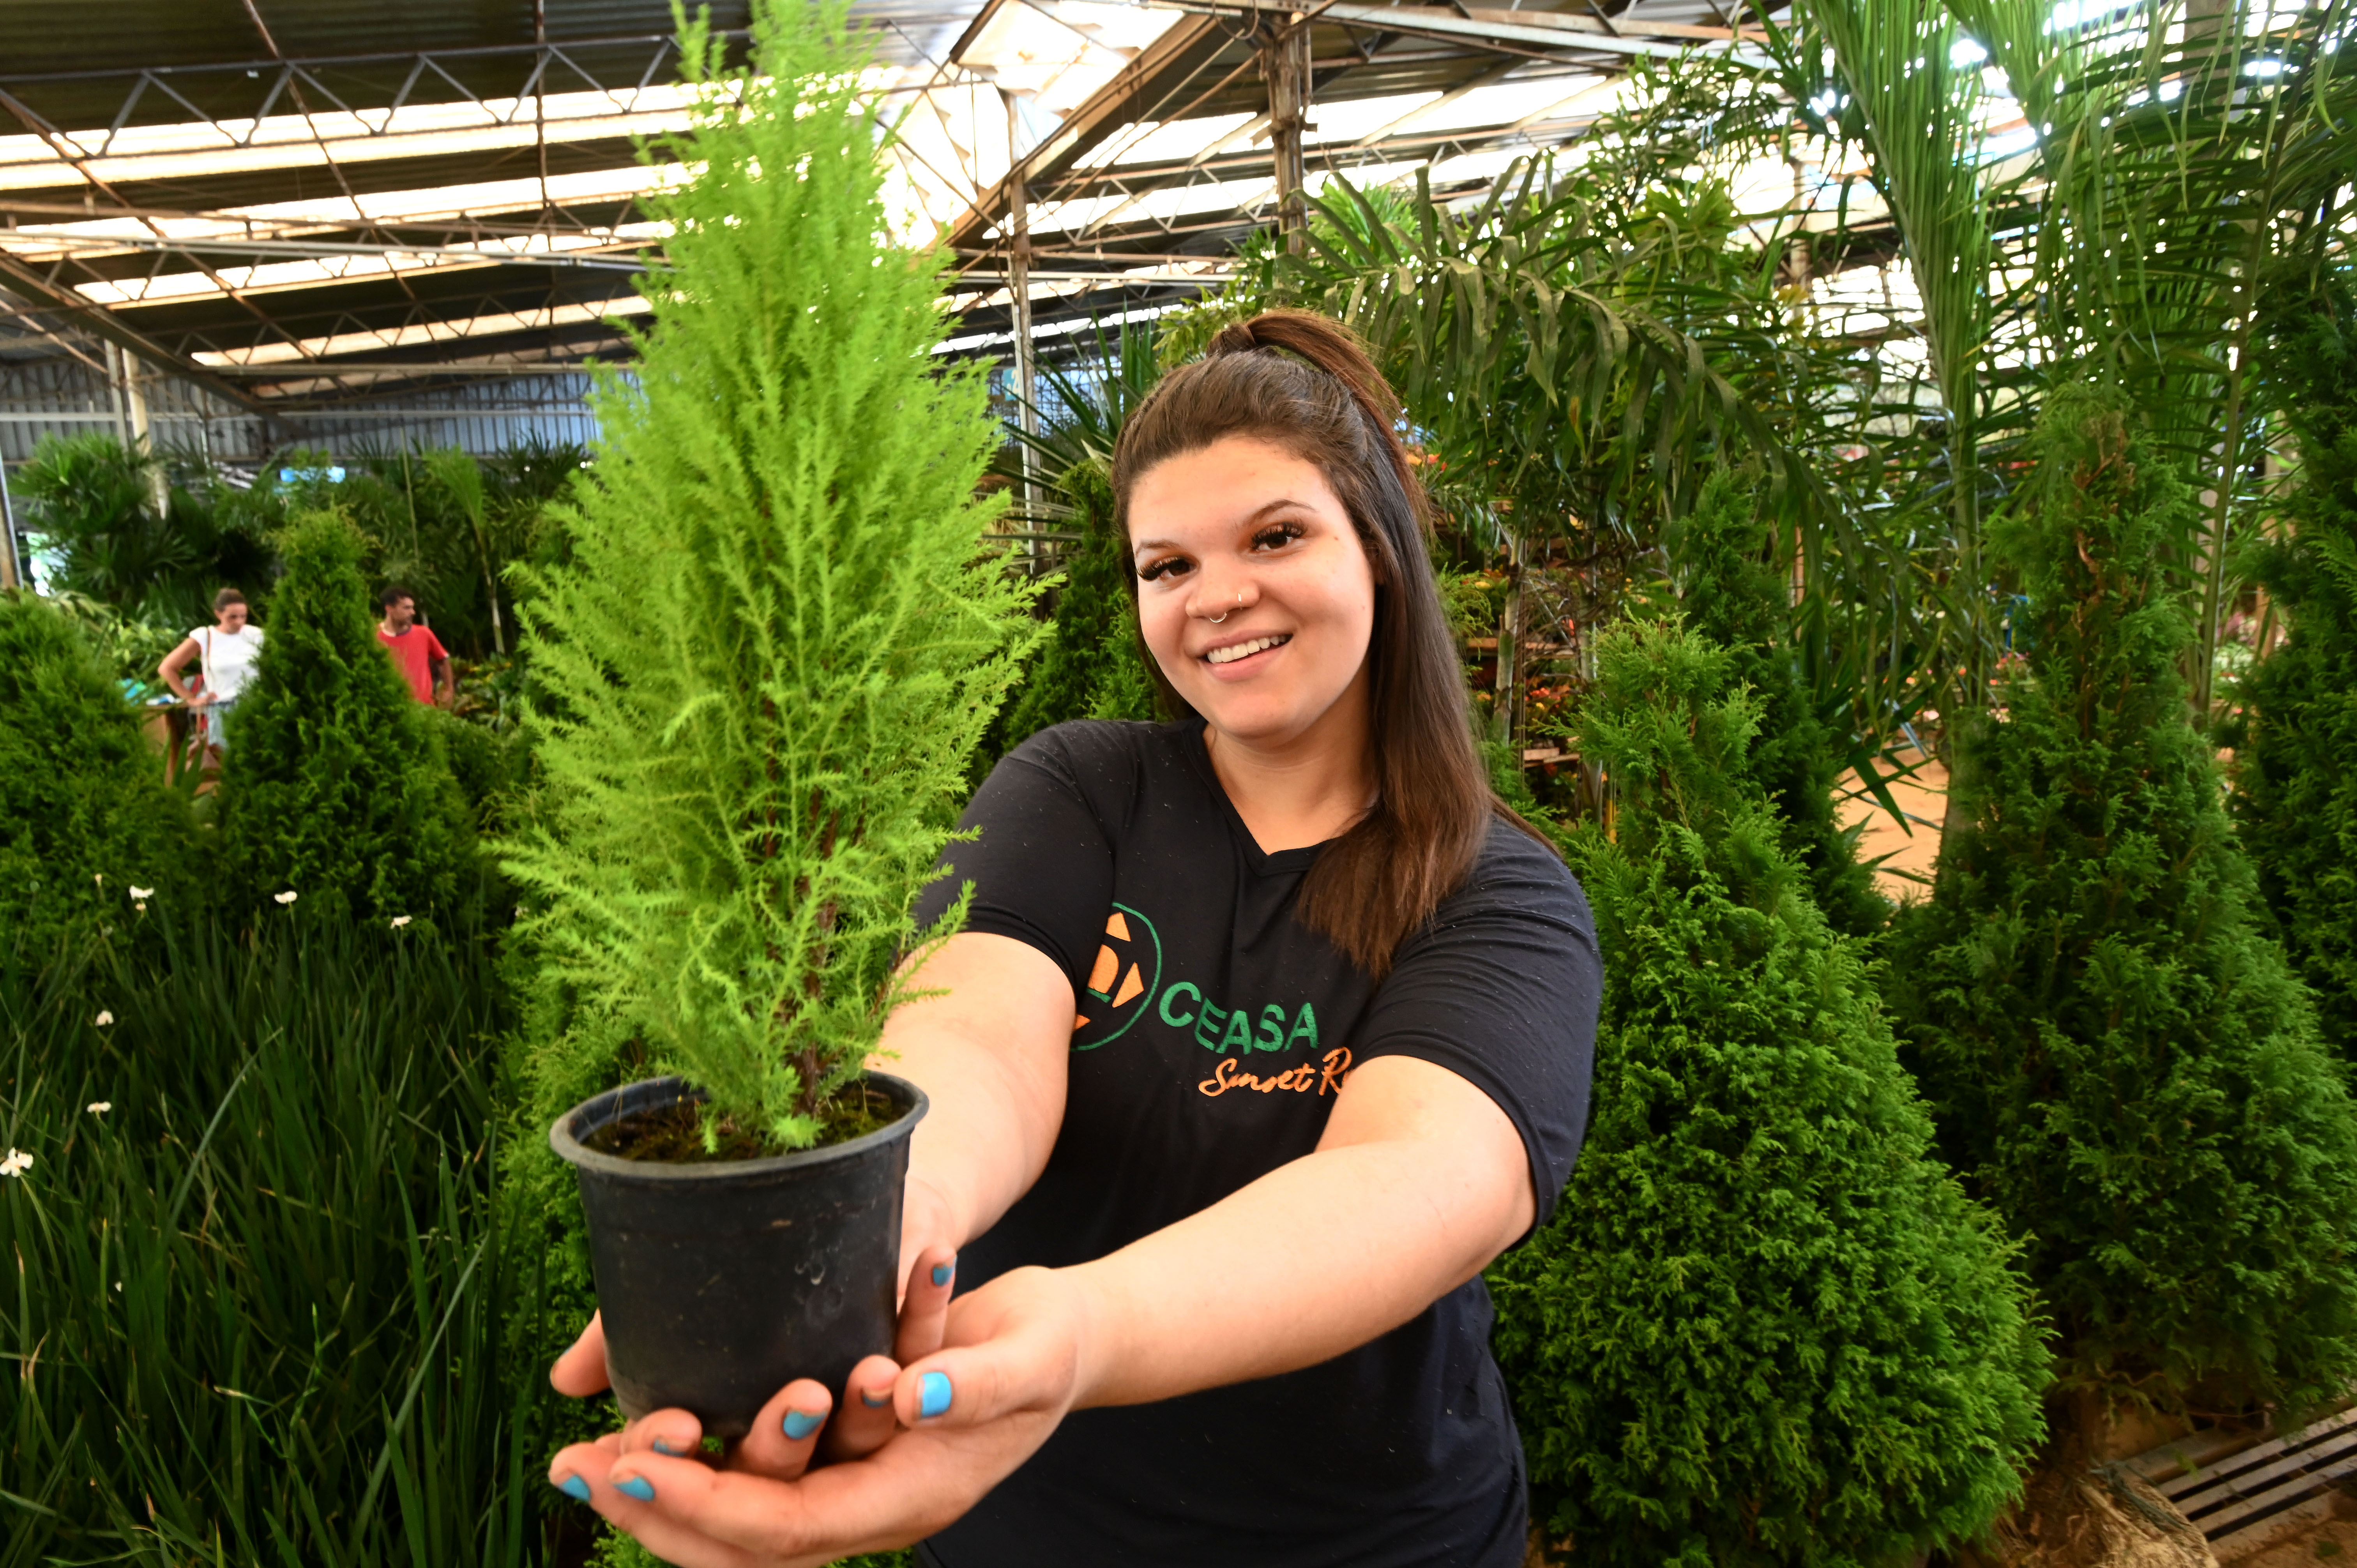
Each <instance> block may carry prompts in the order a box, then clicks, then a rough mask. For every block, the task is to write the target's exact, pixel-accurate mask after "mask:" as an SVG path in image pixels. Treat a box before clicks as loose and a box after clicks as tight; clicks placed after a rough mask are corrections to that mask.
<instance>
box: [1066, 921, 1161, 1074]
mask: <svg viewBox="0 0 2357 1568" xmlns="http://www.w3.org/2000/svg"><path fill="white" fill-rule="evenodd" d="M1161 984H1162V937H1161V934H1160V933H1159V932H1157V931H1156V930H1155V929H1154V922H1153V921H1151V920H1149V919H1147V918H1146V917H1145V916H1143V915H1141V914H1139V913H1138V912H1137V911H1136V910H1135V909H1133V908H1130V907H1129V906H1128V905H1126V904H1115V905H1114V907H1113V913H1112V914H1111V915H1110V916H1108V917H1107V918H1106V919H1105V929H1104V941H1103V943H1102V944H1101V945H1100V946H1099V947H1098V948H1097V961H1096V962H1095V964H1094V965H1092V967H1091V968H1090V970H1089V983H1088V991H1087V997H1086V999H1085V1000H1084V1001H1083V1002H1082V1004H1081V1005H1082V1011H1081V1012H1079V1013H1076V1014H1074V1015H1072V1033H1073V1035H1074V1036H1079V1035H1080V1033H1081V1032H1082V1030H1084V1029H1092V1026H1095V1027H1101V1028H1103V1029H1104V1030H1105V1032H1104V1033H1103V1034H1099V1035H1098V1036H1097V1037H1096V1038H1095V1039H1092V1040H1086V1041H1083V1040H1081V1039H1079V1038H1077V1037H1076V1038H1075V1039H1074V1040H1073V1042H1072V1049H1074V1050H1076V1051H1092V1050H1094V1049H1096V1048H1097V1047H1099V1046H1103V1045H1109V1044H1111V1043H1112V1042H1113V1041H1114V1040H1117V1039H1119V1038H1121V1036H1124V1035H1125V1034H1127V1033H1129V1029H1130V1026H1131V1025H1133V1024H1135V1023H1136V1022H1137V1020H1138V1016H1139V1015H1141V1014H1143V1013H1144V1012H1145V1011H1146V1003H1147V1002H1149V1001H1151V1000H1152V999H1153V997H1154V994H1155V993H1156V992H1157V990H1158V989H1159V988H1160V986H1161Z"/></svg>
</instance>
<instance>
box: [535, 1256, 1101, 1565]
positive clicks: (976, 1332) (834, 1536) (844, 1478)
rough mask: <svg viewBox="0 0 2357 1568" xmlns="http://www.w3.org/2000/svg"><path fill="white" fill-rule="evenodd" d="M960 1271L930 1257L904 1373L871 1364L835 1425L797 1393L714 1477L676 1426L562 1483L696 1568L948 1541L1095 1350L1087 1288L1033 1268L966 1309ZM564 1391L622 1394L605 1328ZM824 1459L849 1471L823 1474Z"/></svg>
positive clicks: (812, 1397)
mask: <svg viewBox="0 0 2357 1568" xmlns="http://www.w3.org/2000/svg"><path fill="white" fill-rule="evenodd" d="M946 1262H948V1259H947V1255H946V1254H945V1253H943V1252H941V1251H932V1250H929V1251H924V1252H920V1254H919V1257H918V1264H919V1267H918V1268H917V1269H916V1270H915V1271H913V1272H912V1273H911V1275H910V1284H909V1290H908V1294H907V1297H906V1299H905V1301H904V1303H903V1305H902V1310H901V1327H900V1337H899V1341H898V1343H897V1344H896V1345H895V1347H894V1348H895V1349H896V1350H897V1351H898V1352H899V1356H898V1357H897V1358H887V1357H882V1356H875V1357H870V1358H869V1359H867V1360H866V1361H863V1362H862V1363H860V1365H859V1366H858V1367H857V1368H856V1369H854V1371H853V1372H852V1375H851V1382H850V1387H849V1388H848V1389H846V1390H845V1395H844V1399H843V1402H842V1413H841V1414H840V1415H834V1419H833V1420H829V1419H828V1418H829V1416H830V1415H833V1414H834V1401H833V1400H832V1398H831V1397H830V1395H829V1393H828V1391H827V1390H825V1389H824V1388H822V1387H821V1386H820V1385H819V1384H817V1383H816V1382H813V1381H812V1380H808V1379H803V1380H798V1381H796V1382H793V1383H791V1384H788V1385H787V1386H786V1387H785V1388H784V1389H781V1390H780V1391H779V1392H778V1394H777V1396H776V1397H775V1398H774V1399H772V1400H770V1402H769V1404H768V1405H766V1406H764V1407H763V1409H762V1412H761V1413H760V1415H759V1417H758V1418H757V1419H756V1420H755V1422H754V1426H753V1431H752V1432H751V1433H750V1434H748V1436H746V1437H745V1438H744V1439H743V1440H742V1441H741V1442H739V1443H737V1444H735V1445H733V1447H732V1448H731V1449H730V1450H729V1451H728V1452H727V1453H726V1454H725V1455H722V1456H720V1457H719V1458H718V1459H717V1461H716V1462H713V1461H709V1460H707V1459H706V1458H704V1457H698V1456H697V1455H698V1450H699V1448H700V1446H701V1444H702V1441H703V1430H702V1428H701V1426H700V1425H698V1423H697V1422H696V1420H695V1418H694V1416H693V1415H690V1414H689V1413H687V1412H684V1411H676V1410H673V1411H659V1412H655V1413H654V1414H652V1415H649V1416H647V1417H645V1418H644V1419H642V1420H640V1421H636V1422H633V1423H630V1426H629V1427H627V1428H625V1429H624V1430H623V1431H622V1432H619V1433H617V1434H613V1435H611V1436H608V1437H604V1438H601V1439H599V1440H598V1441H597V1442H596V1443H585V1444H575V1445H574V1446H572V1447H570V1448H567V1449H565V1450H564V1451H563V1452H562V1453H560V1454H558V1455H556V1458H555V1460H554V1462H553V1463H552V1464H551V1466H549V1480H550V1483H551V1484H552V1485H554V1486H555V1487H558V1488H559V1489H560V1490H563V1491H565V1493H567V1494H568V1495H570V1496H573V1497H576V1498H582V1499H583V1500H585V1501H587V1503H588V1504H589V1505H590V1506H591V1507H592V1508H595V1509H597V1511H598V1512H599V1513H600V1514H602V1515H604V1516H605V1518H606V1519H607V1520H609V1521H610V1522H612V1523H613V1524H614V1526H615V1527H616V1528H618V1529H620V1530H627V1531H629V1532H630V1534H632V1535H634V1536H636V1537H638V1538H639V1540H640V1541H643V1542H644V1543H645V1544H646V1545H647V1546H648V1548H649V1549H651V1551H653V1552H655V1553H656V1554H657V1555H659V1556H661V1557H662V1558H663V1559H665V1560H666V1561H668V1562H672V1563H681V1564H683V1565H684V1568H706V1565H713V1568H720V1565H726V1568H795V1565H800V1564H813V1565H815V1564H821V1563H831V1562H833V1561H834V1560H835V1559H836V1558H839V1557H843V1556H846V1555H849V1554H851V1553H853V1552H877V1551H888V1550H890V1549H893V1548H896V1547H901V1546H906V1545H908V1544H909V1542H911V1541H918V1540H920V1539H922V1538H923V1537H925V1536H927V1535H930V1534H931V1533H933V1532H934V1531H935V1530H940V1529H942V1527H943V1526H945V1525H947V1524H949V1523H950V1522H951V1521H952V1520H955V1519H957V1518H958V1517H959V1516H960V1515H962V1514H963V1513H964V1512H965V1511H966V1510H967V1509H970V1508H972V1507H973V1506H974V1504H975V1503H977V1502H979V1501H980V1500H981V1499H982V1498H983V1497H984V1496H985V1494H987V1493H988V1492H989V1491H990V1489H991V1488H992V1487H995V1486H996V1485H997V1484H998V1483H999V1482H1000V1481H1001V1480H1003V1479H1005V1478H1006V1476H1008V1475H1009V1474H1011V1473H1012V1472H1013V1471H1014V1469H1015V1467H1016V1466H1018V1465H1020V1464H1021V1463H1022V1462H1023V1461H1024V1460H1025V1459H1027V1458H1028V1457H1029V1456H1030V1455H1032V1453H1033V1452H1034V1451H1036V1450H1037V1449H1038V1448H1039V1445H1040V1444H1042V1443H1044V1442H1046V1441H1047V1439H1048V1435H1049V1433H1051V1432H1053V1431H1054V1430H1055V1428H1056V1423H1058V1422H1060V1421H1061V1420H1062V1419H1063V1417H1064V1414H1065V1412H1067V1411H1069V1410H1070V1409H1071V1406H1072V1402H1073V1400H1074V1399H1075V1397H1076V1396H1077V1394H1078V1393H1079V1392H1080V1391H1081V1389H1082V1383H1083V1375H1084V1369H1085V1364H1086V1362H1087V1359H1088V1349H1089V1346H1090V1343H1091V1334H1090V1319H1091V1312H1090V1308H1089V1303H1088V1299H1087V1296H1086V1294H1085V1292H1084V1291H1083V1290H1082V1287H1080V1286H1078V1285H1077V1284H1075V1283H1073V1280H1072V1278H1071V1276H1069V1275H1067V1274H1064V1273H1058V1272H1055V1271H1050V1270H1047V1269H1022V1270H1018V1271H1017V1272H1016V1273H1011V1274H1007V1275H1006V1276H1004V1277H1003V1278H1000V1279H996V1280H994V1281H992V1282H991V1283H989V1284H987V1285H985V1286H984V1287H983V1288H982V1289H980V1290H978V1291H975V1292H974V1293H973V1294H969V1295H966V1296H963V1297H960V1298H959V1299H958V1300H957V1301H955V1302H954V1303H952V1302H951V1301H950V1299H949V1294H950V1283H948V1280H947V1278H946V1277H945V1276H942V1277H938V1279H937V1274H936V1270H937V1269H938V1268H940V1267H941V1266H942V1264H944V1263H946ZM928 1340H930V1341H931V1343H930V1344H928V1343H927V1341H928ZM551 1380H553V1381H554V1382H555V1384H556V1386H557V1387H558V1388H559V1389H560V1390H562V1391H565V1392H567V1393H594V1392H596V1391H598V1390H599V1389H602V1388H603V1387H604V1386H605V1342H604V1337H603V1336H602V1334H601V1333H600V1331H599V1328H598V1326H597V1323H596V1322H594V1321H593V1322H592V1324H591V1325H590V1328H589V1330H588V1331H587V1332H586V1333H584V1334H583V1336H582V1337H581V1338H580V1339H579V1340H578V1341H576V1344H575V1345H574V1347H573V1348H572V1349H570V1350H568V1351H566V1352H565V1356H564V1357H563V1358H562V1359H559V1360H558V1362H557V1364H556V1367H555V1368H554V1370H553V1371H552V1373H551ZM822 1448H823V1450H824V1451H825V1452H826V1453H827V1454H828V1455H829V1456H830V1457H831V1458H833V1459H834V1461H835V1462H834V1463H831V1464H829V1465H826V1466H823V1467H822V1468H820V1469H818V1470H815V1471H811V1470H810V1469H809V1466H810V1463H811V1459H812V1456H813V1454H814V1453H817V1452H819V1451H821V1450H822Z"/></svg>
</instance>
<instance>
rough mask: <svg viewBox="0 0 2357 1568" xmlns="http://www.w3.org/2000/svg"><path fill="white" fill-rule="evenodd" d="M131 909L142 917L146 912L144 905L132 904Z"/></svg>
mask: <svg viewBox="0 0 2357 1568" xmlns="http://www.w3.org/2000/svg"><path fill="white" fill-rule="evenodd" d="M131 907H132V908H135V909H136V910H138V911H139V912H140V913H141V914H143V915H144V914H145V913H146V912H147V906H146V905H145V904H134V905H132V906H131Z"/></svg>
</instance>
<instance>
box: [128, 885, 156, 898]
mask: <svg viewBox="0 0 2357 1568" xmlns="http://www.w3.org/2000/svg"><path fill="white" fill-rule="evenodd" d="M131 896H132V897H134V898H153V897H156V890H155V889H154V888H153V887H134V888H133V889H132V890H131Z"/></svg>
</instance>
